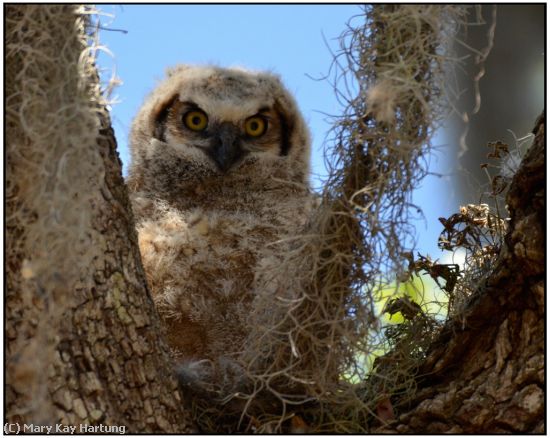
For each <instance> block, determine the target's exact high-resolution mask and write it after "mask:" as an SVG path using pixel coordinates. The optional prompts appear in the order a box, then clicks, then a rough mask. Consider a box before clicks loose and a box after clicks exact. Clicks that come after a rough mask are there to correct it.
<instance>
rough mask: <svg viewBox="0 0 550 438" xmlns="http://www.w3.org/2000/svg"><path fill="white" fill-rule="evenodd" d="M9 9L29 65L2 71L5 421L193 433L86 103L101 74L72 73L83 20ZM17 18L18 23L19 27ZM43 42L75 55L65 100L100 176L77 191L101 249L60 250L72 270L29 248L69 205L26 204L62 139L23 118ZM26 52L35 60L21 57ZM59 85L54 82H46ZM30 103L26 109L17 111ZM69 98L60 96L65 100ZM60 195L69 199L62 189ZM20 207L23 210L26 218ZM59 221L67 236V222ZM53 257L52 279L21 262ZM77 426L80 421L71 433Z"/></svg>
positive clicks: (64, 12)
mask: <svg viewBox="0 0 550 438" xmlns="http://www.w3.org/2000/svg"><path fill="white" fill-rule="evenodd" d="M46 8H49V9H46ZM6 13H7V16H8V21H7V34H8V41H7V44H8V47H10V48H11V49H10V50H8V55H7V59H6V62H7V64H8V65H9V66H11V67H14V66H19V67H21V66H25V65H27V66H28V65H31V64H32V67H29V72H30V73H28V74H27V75H26V76H25V75H21V71H22V70H21V68H9V69H8V72H7V76H6V83H7V84H8V89H9V92H7V99H8V100H9V101H10V102H11V103H10V105H11V106H10V117H9V121H8V123H7V132H6V140H7V156H6V159H7V168H8V169H7V184H8V187H9V195H8V197H7V202H6V215H7V224H6V233H7V250H8V253H7V294H6V295H7V302H6V320H5V323H6V350H5V354H6V387H5V390H6V406H5V421H6V422H8V423H13V424H15V423H17V424H18V425H19V426H21V427H23V426H24V425H29V424H35V425H38V424H41V425H53V426H55V425H74V426H78V427H80V425H83V424H84V425H103V426H111V425H115V426H125V427H126V429H125V431H126V433H128V432H130V433H144V432H165V433H166V432H172V433H173V432H193V431H194V430H195V428H194V426H193V424H192V421H191V420H190V417H189V416H188V414H187V411H186V410H185V407H184V406H183V402H182V399H181V395H180V394H179V392H178V391H179V390H178V386H177V382H176V380H175V378H174V376H173V375H172V365H171V362H170V359H169V355H168V349H167V346H166V344H165V342H164V340H163V334H162V330H161V325H160V322H159V318H158V316H157V313H156V311H155V309H154V305H153V302H152V300H151V298H150V296H149V293H148V289H147V286H146V282H145V276H144V273H143V269H142V266H141V261H140V256H139V250H138V246H137V238H136V233H135V229H134V221H133V217H132V213H131V211H132V210H131V207H130V203H129V200H128V194H127V191H126V187H125V185H124V181H123V179H122V172H121V163H120V160H119V158H118V154H117V152H116V142H115V138H114V134H113V130H112V129H111V127H110V120H109V116H108V113H107V111H106V109H105V108H104V107H103V106H101V105H98V104H97V101H96V102H94V99H93V97H94V94H93V92H94V90H96V91H97V75H95V83H94V80H92V81H91V82H88V83H84V87H82V77H80V78H78V77H77V76H76V75H77V74H78V72H79V69H78V68H77V67H78V66H79V62H81V61H79V57H80V55H81V54H83V53H84V52H83V50H85V47H83V46H82V35H79V34H78V32H74V31H72V29H77V28H78V26H76V25H75V23H76V20H82V19H83V17H82V15H80V14H78V13H77V12H76V8H75V7H74V6H60V5H56V6H51V5H24V6H19V5H18V6H15V5H10V6H7V10H6ZM23 20H25V22H23ZM50 20H51V21H50ZM59 23H62V28H66V29H68V35H67V36H66V37H62V38H59V37H56V36H55V35H53V36H52V35H49V33H48V32H50V29H59V27H56V26H59ZM17 26H22V27H23V28H25V29H22V30H25V31H24V32H18V31H17V29H16V27H17ZM27 26H28V27H27ZM21 35H26V36H25V37H24V38H25V40H24V41H21V40H17V38H18V36H21ZM44 42H46V44H48V45H49V46H51V45H54V46H53V47H51V50H52V51H53V52H54V53H55V52H57V53H60V54H61V53H63V54H64V55H66V54H67V53H69V54H74V58H73V59H71V60H70V62H71V63H73V64H74V69H72V70H71V71H73V72H74V75H75V77H67V78H65V79H66V81H65V83H64V84H63V85H62V86H63V87H64V88H63V89H64V93H63V94H64V97H63V98H64V99H67V98H68V99H72V100H74V101H75V102H76V104H75V105H74V108H75V109H77V108H80V109H82V105H81V103H80V102H77V101H78V99H84V101H86V99H87V101H88V108H85V109H84V110H83V111H89V114H91V117H92V118H93V117H96V123H95V127H96V128H95V129H96V132H95V134H94V137H95V139H96V141H95V144H90V145H89V147H90V148H95V151H96V152H97V154H98V156H99V157H100V158H98V165H97V169H96V170H97V175H96V178H94V179H90V180H86V178H85V176H82V177H81V180H78V181H76V180H74V181H73V184H75V185H78V187H79V188H80V192H79V193H81V194H82V196H89V200H90V201H89V202H88V203H87V208H88V209H89V218H90V221H89V222H88V223H89V228H87V229H85V230H84V233H83V236H85V237H86V239H87V241H89V242H93V246H94V247H95V248H96V249H97V248H99V249H100V251H99V252H95V254H96V255H94V256H93V257H91V258H90V263H86V264H85V265H84V264H83V260H88V258H87V255H86V254H84V252H85V251H86V249H85V248H84V251H83V249H82V247H80V246H79V245H78V244H76V245H75V246H74V247H72V248H71V247H69V248H66V251H67V253H65V254H62V255H61V257H62V258H63V259H65V260H68V261H70V264H71V265H72V266H74V269H71V270H70V271H66V270H64V268H63V267H62V266H58V265H56V264H55V261H56V260H57V258H56V257H57V256H59V254H54V253H48V252H46V251H44V252H43V253H32V248H33V247H34V246H33V242H32V241H30V237H29V236H31V231H32V230H31V229H32V227H33V226H35V225H36V224H37V223H39V222H40V221H41V220H42V219H44V218H41V217H40V216H41V215H43V214H48V213H47V212H48V211H50V210H51V211H52V212H53V210H56V211H57V214H54V213H55V212H53V213H52V214H54V216H55V221H57V223H58V224H59V225H60V229H61V230H63V225H64V222H63V221H64V220H66V218H67V217H68V216H64V214H63V211H64V207H66V205H61V204H60V203H59V200H57V201H55V200H54V198H53V197H48V196H45V197H44V199H43V201H42V203H43V204H48V203H49V202H51V208H50V209H45V210H44V211H45V213H43V212H42V211H41V210H40V209H39V208H36V204H33V202H32V201H31V200H35V199H37V197H36V194H37V193H40V194H41V195H42V194H43V193H46V195H49V192H48V191H47V188H45V187H44V186H43V185H42V184H41V181H42V180H41V179H40V178H41V177H42V175H45V184H47V183H48V181H49V182H55V181H56V178H58V175H57V177H56V174H55V173H54V174H50V175H48V169H49V167H48V166H49V164H50V163H43V162H40V159H41V157H42V155H41V154H40V150H41V148H44V147H47V148H55V147H59V143H58V144H55V143H54V142H53V141H52V143H51V144H48V137H47V136H46V137H44V138H42V137H40V138H42V140H43V142H44V143H41V144H35V142H34V140H33V138H34V137H33V136H32V135H27V133H28V132H29V129H30V131H32V128H33V127H30V128H29V127H28V126H26V125H25V122H24V121H23V120H22V117H23V115H24V114H25V111H27V110H28V104H29V102H23V101H21V99H18V96H20V95H21V94H22V93H21V90H22V89H23V87H24V86H25V85H26V84H25V83H23V82H22V81H30V80H32V79H31V78H29V75H31V74H34V73H33V72H37V74H39V72H40V69H41V68H44V69H46V68H50V67H51V66H50V65H49V64H48V65H41V63H42V62H44V63H50V64H51V62H52V59H51V58H50V59H48V54H44V53H42V55H43V56H38V54H40V53H41V52H40V50H42V48H40V49H39V48H38V47H39V45H40V44H44ZM56 44H58V46H55V45H56ZM13 48H15V49H13ZM26 56H32V57H33V58H32V59H31V60H29V59H25V57H26ZM29 61H30V62H29ZM53 62H54V63H55V62H56V59H55V58H54V59H53ZM61 62H62V61H61ZM31 69H35V70H32V71H31ZM36 80H38V79H36ZM51 81H55V79H53V78H51ZM56 85H57V84H55V83H52V89H53V88H55V86H56ZM96 97H97V96H96ZM32 100H33V101H32V102H31V104H32V105H36V106H39V105H42V106H43V107H44V108H48V110H47V111H53V112H55V111H58V110H59V108H56V107H55V96H49V95H48V89H45V90H44V93H41V94H38V95H36V96H33V99H32ZM25 104H26V105H27V107H26V108H22V107H21V106H22V105H25ZM71 104H72V102H71V101H69V102H64V105H66V106H67V107H71ZM83 114H84V113H83ZM79 121H80V123H83V122H81V119H79ZM66 124H67V128H66V129H67V134H66V136H63V137H65V138H70V135H71V132H69V131H70V129H71V126H72V125H71V123H70V120H67V122H66ZM77 127H78V126H77ZM72 147H75V145H74V144H73V145H71V144H67V146H66V149H67V150H66V151H60V153H61V154H62V157H69V156H70V154H71V148H72ZM69 159H70V158H69ZM29 169H33V170H34V171H35V172H36V179H35V183H36V184H34V185H32V184H27V185H25V184H23V183H22V181H26V180H25V179H24V177H25V175H24V173H25V172H27V171H29ZM57 170H59V168H57ZM77 174H78V172H77ZM84 175H86V173H84ZM56 202H57V203H56ZM65 202H66V203H71V202H75V199H74V198H71V197H70V196H67V197H66V199H65ZM69 206H70V204H69ZM69 210H70V208H69ZM22 211H23V212H26V213H25V214H24V215H23V214H22V213H21V212H22ZM25 217H30V219H29V220H25ZM66 226H67V239H70V238H71V237H72V236H70V233H71V228H70V224H69V223H67V224H66ZM45 232H46V230H45ZM52 236H53V237H52V239H58V238H59V236H56V235H55V234H52ZM48 243H51V244H52V245H53V246H52V247H53V248H54V249H55V248H56V246H55V243H56V242H47V239H45V244H46V246H45V247H46V248H47V247H48V246H47V244H48ZM90 251H92V250H91V249H90ZM92 253H94V252H93V251H92ZM48 258H51V259H52V264H51V265H50V266H49V267H48V272H49V273H51V276H47V275H44V276H42V275H40V274H39V273H37V272H33V270H32V269H31V268H29V267H28V266H30V265H29V263H34V264H35V266H38V265H39V263H42V264H44V263H47V262H48ZM29 261H30V262H29ZM25 263H27V265H26V264H25ZM56 278H57V280H56ZM13 430H16V429H13ZM13 430H12V431H13ZM54 430H55V429H54ZM22 431H29V430H25V429H22ZM30 431H36V430H30ZM83 431H84V432H85V431H87V429H84V430H82V429H76V432H83Z"/></svg>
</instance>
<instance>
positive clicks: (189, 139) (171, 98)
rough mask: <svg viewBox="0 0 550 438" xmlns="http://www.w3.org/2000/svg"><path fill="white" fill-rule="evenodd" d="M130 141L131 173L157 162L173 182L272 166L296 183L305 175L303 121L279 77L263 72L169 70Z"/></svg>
mask: <svg viewBox="0 0 550 438" xmlns="http://www.w3.org/2000/svg"><path fill="white" fill-rule="evenodd" d="M131 147H132V166H131V170H130V174H131V175H132V173H135V172H137V170H138V168H139V169H140V170H143V167H147V166H154V167H155V168H156V169H159V168H160V167H162V168H163V169H165V171H166V172H171V173H172V181H173V183H174V184H177V183H178V180H177V179H178V178H179V181H184V180H185V181H191V180H193V177H194V176H196V177H198V178H202V179H204V178H205V177H208V176H212V177H220V176H223V177H225V178H227V177H229V176H238V175H240V174H243V173H246V174H250V173H251V172H254V171H255V170H257V171H258V172H256V174H257V177H259V178H261V177H262V175H265V176H266V177H267V176H268V175H269V174H270V171H269V170H270V169H279V170H280V169H286V171H287V173H288V178H289V179H291V180H293V181H294V182H300V183H306V181H307V177H308V161H309V135H308V132H307V129H306V126H305V123H304V121H303V119H302V117H301V115H300V114H299V112H298V109H297V107H296V103H295V102H294V99H293V98H292V97H291V96H290V94H289V93H288V92H287V91H286V90H285V89H284V87H283V86H282V84H281V82H280V80H279V79H278V78H277V77H275V76H273V75H271V74H268V73H251V72H247V71H243V70H236V69H222V68H217V67H186V66H183V67H178V68H176V69H174V70H173V71H172V72H171V73H169V76H168V79H166V80H165V81H164V82H163V83H161V84H160V86H159V87H158V88H157V89H156V90H155V91H154V92H153V94H152V95H151V97H150V98H149V99H148V100H147V101H146V103H145V104H144V105H143V107H142V109H141V110H140V112H139V113H138V115H137V117H136V119H135V121H134V125H133V128H132V135H131ZM280 173H281V172H279V174H280ZM279 177H280V175H279ZM174 179H176V180H175V181H174Z"/></svg>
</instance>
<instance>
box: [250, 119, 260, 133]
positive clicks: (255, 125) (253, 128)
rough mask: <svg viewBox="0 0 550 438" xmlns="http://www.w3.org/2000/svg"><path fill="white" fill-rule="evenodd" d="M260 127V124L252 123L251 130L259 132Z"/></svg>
mask: <svg viewBox="0 0 550 438" xmlns="http://www.w3.org/2000/svg"><path fill="white" fill-rule="evenodd" d="M259 127H260V124H259V123H258V122H255V121H254V122H252V123H250V129H251V130H252V131H257V130H258V128H259Z"/></svg>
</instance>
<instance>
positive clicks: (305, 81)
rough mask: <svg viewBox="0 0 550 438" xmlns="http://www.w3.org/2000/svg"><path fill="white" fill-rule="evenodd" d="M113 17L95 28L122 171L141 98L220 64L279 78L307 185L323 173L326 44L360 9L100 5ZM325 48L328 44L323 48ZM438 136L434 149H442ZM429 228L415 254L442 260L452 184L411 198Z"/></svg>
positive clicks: (436, 167) (333, 106)
mask: <svg viewBox="0 0 550 438" xmlns="http://www.w3.org/2000/svg"><path fill="white" fill-rule="evenodd" d="M99 7H100V9H101V10H102V11H103V12H104V13H106V14H110V15H112V17H110V16H103V17H101V25H102V26H103V27H105V28H110V29H123V30H125V31H127V33H122V32H118V31H102V32H101V35H100V39H101V42H102V43H103V44H104V45H106V46H107V47H108V49H109V51H110V52H112V54H113V56H112V57H111V56H108V55H106V54H102V55H101V56H100V58H99V65H100V68H102V69H104V72H103V75H104V77H108V76H110V74H111V72H112V71H113V69H114V71H115V72H116V76H117V77H119V78H120V79H121V80H122V84H121V85H120V86H119V87H117V88H116V90H115V92H114V94H113V97H115V98H116V100H117V101H118V103H116V104H113V105H112V109H111V117H112V120H113V126H114V129H115V134H116V137H117V142H118V147H119V153H120V157H121V160H122V161H123V164H124V172H126V169H127V165H128V161H129V154H128V146H127V138H128V133H129V129H130V125H131V121H132V118H133V116H134V114H135V113H136V112H137V109H138V108H139V106H140V105H141V103H142V101H143V99H144V97H145V95H146V94H147V93H149V92H150V91H151V90H152V89H153V88H154V86H155V84H156V83H157V82H158V81H159V80H160V79H161V78H163V76H164V71H165V69H166V67H168V66H172V65H175V64H185V63H188V64H218V65H222V66H236V65H238V66H244V67H248V68H251V69H260V70H271V71H273V72H275V73H278V74H279V75H281V77H282V79H283V81H284V82H285V84H286V85H287V87H288V89H289V90H290V91H291V92H292V93H293V94H294V95H295V97H296V99H297V101H298V104H299V106H300V108H301V110H302V112H303V113H304V114H305V118H306V120H307V121H308V123H309V126H310V128H311V131H312V138H313V151H312V153H313V156H312V171H313V174H314V175H313V177H312V182H313V184H314V185H315V186H318V185H319V177H317V176H316V175H319V176H320V177H321V178H322V175H323V174H324V166H323V142H324V139H325V135H326V133H327V131H328V129H329V128H330V121H329V120H327V116H326V114H338V111H339V108H340V107H339V104H338V103H337V101H336V99H335V97H334V93H333V91H332V88H331V85H330V83H329V82H327V81H325V80H314V79H312V77H313V78H321V77H323V76H325V75H326V74H327V73H328V72H329V67H330V64H331V61H332V55H331V53H330V50H329V48H328V47H327V44H326V43H328V45H329V47H330V48H331V49H332V50H337V49H338V42H337V40H336V39H337V37H338V36H339V35H340V34H341V32H342V31H343V30H344V29H345V25H346V23H347V22H348V21H349V19H350V18H351V17H352V16H354V15H357V14H359V13H360V12H361V10H360V8H359V6H358V5H122V6H121V5H117V6H111V5H100V6H99ZM325 41H326V43H325ZM442 141H443V140H442V137H441V136H438V137H437V138H436V139H435V143H436V144H438V143H441V142H442ZM445 155H448V154H443V153H439V154H437V155H435V156H434V157H432V159H431V162H432V165H433V166H432V168H431V169H430V170H431V171H432V172H437V173H446V172H447V167H448V163H447V160H446V159H445V158H444V156H445ZM415 201H416V202H417V203H418V204H419V205H420V206H421V207H422V209H423V210H424V214H425V215H426V218H427V220H428V221H427V223H424V222H419V223H418V224H417V229H418V234H419V241H418V247H419V249H420V250H421V251H423V252H424V253H425V252H428V253H430V254H431V255H432V256H433V257H436V258H437V257H440V255H441V253H440V251H439V250H437V236H438V235H439V232H440V231H441V225H440V223H439V222H438V220H437V218H438V217H440V216H446V217H447V216H449V215H450V214H452V213H453V212H455V211H456V209H457V208H458V205H457V202H458V201H456V200H455V198H454V197H453V188H452V181H451V180H450V178H436V177H430V178H427V179H426V180H425V181H424V182H423V184H422V188H421V189H420V190H419V191H418V192H417V193H415Z"/></svg>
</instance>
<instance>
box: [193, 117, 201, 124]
mask: <svg viewBox="0 0 550 438" xmlns="http://www.w3.org/2000/svg"><path fill="white" fill-rule="evenodd" d="M191 122H192V123H193V125H195V126H198V125H200V124H201V118H200V116H195V117H193V118H192V119H191Z"/></svg>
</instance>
